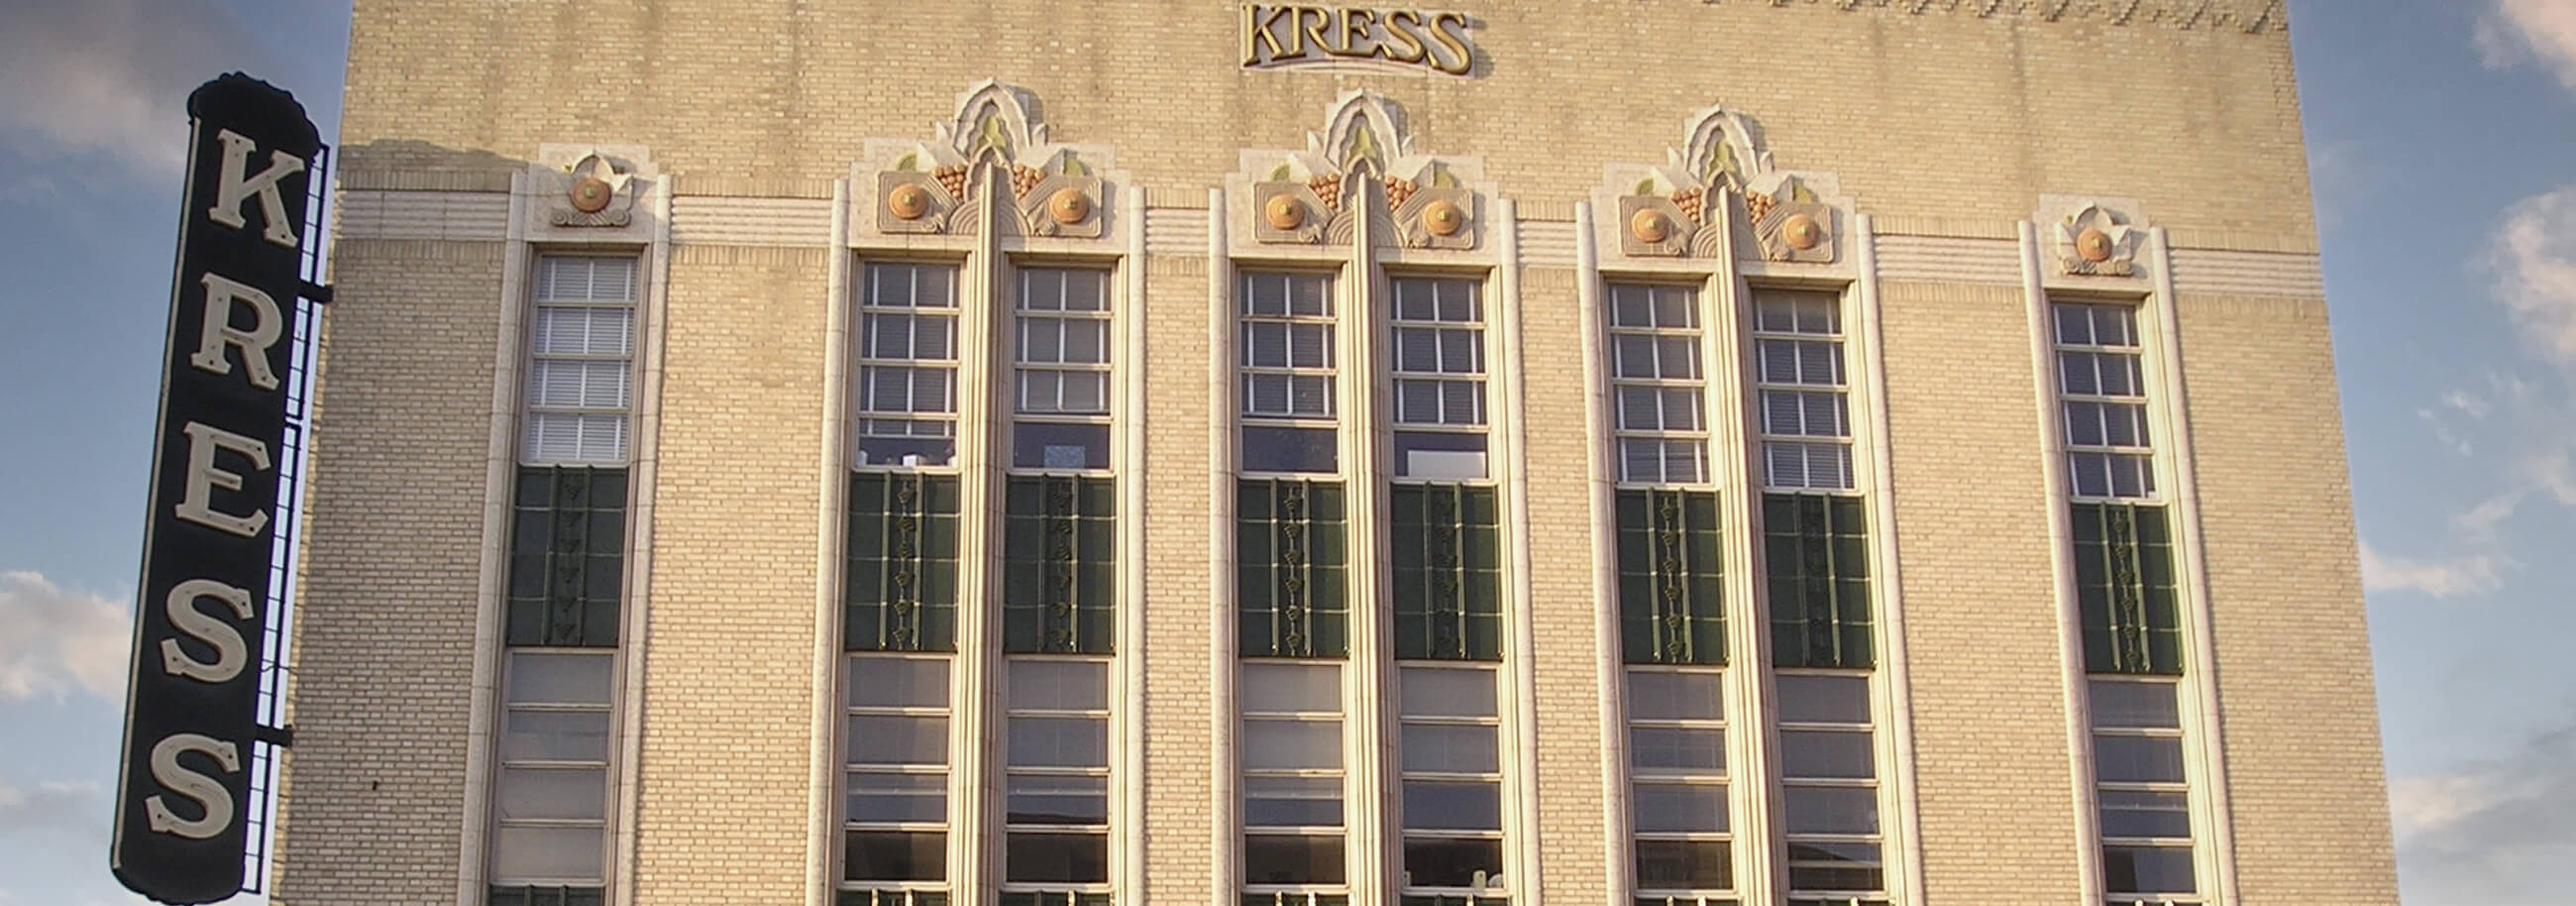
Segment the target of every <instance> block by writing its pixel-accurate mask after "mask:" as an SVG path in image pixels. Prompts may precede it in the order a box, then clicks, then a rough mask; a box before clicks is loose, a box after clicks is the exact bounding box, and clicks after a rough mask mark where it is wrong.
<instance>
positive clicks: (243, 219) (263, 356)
mask: <svg viewBox="0 0 2576 906" xmlns="http://www.w3.org/2000/svg"><path fill="white" fill-rule="evenodd" d="M188 115H189V118H190V123H191V126H190V131H191V134H190V138H189V156H188V177H187V179H188V181H187V192H186V207H185V208H183V209H182V217H181V220H180V226H179V261H178V273H177V276H176V278H175V281H174V285H173V287H172V293H171V307H170V332H169V341H168V347H167V349H166V350H165V351H164V354H163V355H164V359H163V363H162V385H161V386H162V391H161V417H160V421H159V423H158V428H157V437H156V439H155V441H154V448H153V455H152V491H151V509H150V511H149V513H148V514H147V515H146V517H145V520H144V534H143V576H142V581H141V583H140V586H139V587H140V593H141V595H142V597H141V600H140V602H139V604H138V606H137V608H136V616H135V626H134V629H135V645H134V656H133V665H132V668H131V673H130V674H129V682H128V684H127V687H126V714H125V750H124V762H123V764H122V766H121V768H120V771H119V775H120V776H119V778H118V782H117V803H116V837H115V842H114V843H113V849H112V852H111V853H110V855H109V865H110V867H111V868H113V869H114V870H115V872H116V876H117V879H118V880H120V881H122V882H124V884H125V886H127V887H129V888H132V889H133V890H134V891H135V892H136V893H140V894H143V895H144V896H147V897H150V898H152V899H154V900H159V901H161V902H164V903H172V904H194V903H210V902H214V901H217V900H222V899H225V898H228V897H231V896H232V895H234V894H235V893H237V892H239V891H240V890H241V889H242V887H243V880H244V862H245V856H246V854H247V853H248V851H249V850H248V847H249V846H250V845H251V842H252V840H251V838H250V834H251V832H252V831H251V829H250V828H249V827H248V822H247V821H246V820H245V819H246V818H247V817H248V816H249V812H250V811H251V809H252V808H253V807H255V806H256V803H254V802H253V801H252V795H253V791H252V785H251V770H252V749H253V747H254V746H255V745H256V744H258V743H259V742H261V741H263V740H265V741H270V742H277V741H280V740H279V739H277V738H276V735H275V734H272V733H270V732H269V731H266V730H264V729H263V728H262V725H261V722H260V721H259V710H260V682H261V677H262V673H263V670H262V669H261V664H262V659H261V652H262V643H263V638H264V636H265V635H266V632H267V630H268V628H269V622H270V620H272V619H275V618H276V617H277V614H275V613H273V612H272V610H271V606H270V603H271V597H270V596H271V592H272V590H273V589H272V582H273V577H272V574H271V565H272V563H271V560H272V557H273V556H276V555H277V554H279V553H280V551H279V549H278V545H279V544H280V529H281V528H282V526H283V523H284V522H285V521H286V520H287V519H289V518H291V514H289V513H283V512H280V511H279V510H280V507H279V503H278V500H279V497H278V486H279V475H280V468H281V466H284V465H286V463H285V462H284V460H285V458H286V457H288V456H289V455H290V453H291V451H290V450H289V448H288V447H287V437H286V432H287V420H288V403H289V400H290V399H291V398H292V397H293V396H294V393H293V392H292V388H291V387H290V382H291V381H290V370H291V369H292V368H293V367H294V366H295V365H296V363H297V359H296V358H295V353H296V351H297V350H296V346H297V343H296V338H295V326H296V317H297V314H298V312H299V311H300V310H301V308H302V306H301V303H300V302H299V300H302V299H311V300H313V301H315V302H320V301H324V296H325V293H324V291H323V290H322V289H321V288H320V287H316V286H312V285H311V284H309V283H308V282H307V281H306V279H305V275H304V270H303V263H304V260H305V257H306V256H305V252H306V248H305V246H306V244H307V243H308V242H312V241H315V240H316V238H317V237H315V236H312V235H310V234H311V233H312V232H313V231H312V230H311V229H310V227H309V226H308V224H307V219H306V215H307V213H309V208H310V207H311V205H312V204H313V202H312V193H311V189H312V187H313V186H314V185H315V182H314V181H315V180H317V179H319V178H321V174H320V170H321V169H322V165H323V146H322V141H321V137H320V135H319V134H318V133H317V132H316V130H315V129H314V127H313V122H312V121H311V120H309V119H307V118H306V117H305V115H304V108H303V106H302V105H300V104H298V103H296V101H295V98H294V97H293V96H292V95H289V94H288V93H286V92H285V91H282V90H280V89H277V88H275V87H272V86H270V85H269V84H267V83H265V82H261V81H258V80H256V79H252V78H250V77H248V76H245V75H242V74H240V73H232V74H228V75H225V76H223V77H221V78H217V79H215V80H214V81H211V82H207V83H206V84H205V85H203V86H200V87H199V88H198V89H197V90H196V91H195V92H194V93H191V94H190V95H188ZM281 562H283V561H281ZM280 572H281V573H282V572H283V571H282V570H281V571H280Z"/></svg>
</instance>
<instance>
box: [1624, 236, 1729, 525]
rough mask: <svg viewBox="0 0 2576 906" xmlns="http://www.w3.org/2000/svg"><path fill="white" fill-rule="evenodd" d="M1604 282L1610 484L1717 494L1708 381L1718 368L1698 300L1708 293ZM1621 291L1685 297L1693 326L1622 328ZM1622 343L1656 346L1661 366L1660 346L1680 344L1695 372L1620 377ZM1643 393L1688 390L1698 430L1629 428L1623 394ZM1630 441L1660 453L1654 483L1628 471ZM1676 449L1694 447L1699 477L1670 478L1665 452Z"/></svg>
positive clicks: (1690, 286)
mask: <svg viewBox="0 0 2576 906" xmlns="http://www.w3.org/2000/svg"><path fill="white" fill-rule="evenodd" d="M1602 282H1603V292H1602V301H1603V305H1602V311H1601V321H1602V324H1601V329H1602V330H1603V332H1604V342H1603V344H1602V363H1601V365H1602V373H1603V375H1604V377H1605V380H1606V381H1607V383H1608V384H1609V398H1608V401H1607V412H1606V413H1605V415H1606V419H1605V421H1606V422H1607V423H1608V425H1609V428H1610V434H1611V440H1610V455H1611V463H1612V469H1614V470H1615V475H1614V476H1613V483H1614V484H1616V485H1617V486H1618V487H1620V488H1622V489H1626V488H1679V489H1684V490H1715V489H1717V488H1719V487H1720V486H1722V485H1723V484H1725V483H1724V482H1722V481H1720V480H1719V478H1718V476H1719V463H1718V459H1719V457H1717V456H1716V451H1715V449H1714V448H1713V446H1712V440H1713V438H1714V437H1715V436H1716V426H1717V417H1716V412H1715V410H1714V408H1713V407H1714V404H1715V401H1714V400H1712V399H1711V394H1710V384H1711V381H1710V377H1709V376H1710V374H1711V373H1712V372H1713V371H1714V370H1715V368H1716V365H1717V364H1718V363H1717V361H1716V360H1715V358H1714V357H1713V356H1712V355H1711V353H1710V347H1709V342H1708V340H1709V337H1710V336H1711V334H1712V331H1711V330H1710V329H1709V326H1710V322H1711V321H1712V320H1713V319H1712V318H1710V317H1709V308H1708V306H1707V304H1706V303H1705V302H1703V301H1702V299H1701V297H1702V296H1703V295H1704V294H1705V292H1706V289H1705V287H1704V286H1703V285H1702V284H1701V283H1696V282H1692V283H1685V282H1680V281H1675V280H1671V279H1663V280H1641V279H1635V278H1609V277H1605V278H1604V279H1603V281H1602ZM1623 291H1645V292H1649V293H1665V292H1677V293H1682V294H1684V295H1685V296H1686V297H1687V299H1688V302H1689V304H1688V305H1687V306H1686V307H1685V309H1684V310H1685V311H1688V312H1689V313H1690V317H1691V322H1690V324H1688V325H1686V326H1679V327H1676V326H1671V325H1664V324H1654V325H1650V326H1642V327H1641V326H1633V325H1622V324H1620V323H1619V302H1620V296H1621V294H1622V292H1623ZM1650 310H1651V305H1650ZM1622 340H1646V341H1649V342H1654V343H1657V344H1659V345H1658V347H1657V354H1658V363H1659V365H1660V356H1661V351H1662V347H1661V345H1660V344H1664V343H1671V342H1679V343H1680V344H1682V346H1683V348H1687V349H1689V350H1690V353H1691V357H1692V364H1693V371H1694V372H1696V374H1695V375H1694V376H1692V377H1686V378H1673V377H1654V378H1641V377H1624V376H1622V375H1621V368H1620V365H1621V363H1622V355H1621V351H1620V344H1621V341H1622ZM1662 370H1663V369H1662V368H1660V367H1658V368H1657V371H1658V372H1661V371H1662ZM1645 388H1661V389H1663V390H1665V391H1667V392H1669V391H1687V392H1690V393H1693V394H1695V395H1696V396H1697V397H1698V403H1699V404H1698V405H1697V406H1696V407H1692V408H1691V410H1690V411H1691V413H1692V415H1693V416H1694V417H1695V418H1696V419H1697V420H1698V423H1699V424H1698V427H1697V428H1695V429H1674V428H1671V427H1669V426H1663V427H1658V428H1656V429H1652V430H1647V429H1631V428H1628V427H1627V426H1626V424H1625V422H1626V416H1627V411H1626V406H1625V404H1624V399H1623V396H1622V391H1625V390H1632V389H1645ZM1662 413H1663V415H1664V417H1665V418H1667V419H1669V418H1670V417H1671V415H1672V411H1671V409H1670V408H1669V407H1664V408H1663V409H1662ZM1632 441H1642V442H1652V443H1656V444H1657V445H1658V447H1659V451H1660V452H1659V453H1658V454H1657V455H1658V457H1659V458H1658V460H1657V466H1656V468H1657V471H1658V474H1657V475H1655V476H1654V477H1653V478H1652V479H1647V478H1640V477H1638V476H1637V475H1635V474H1633V473H1631V472H1630V470H1629V464H1630V461H1629V457H1628V444H1629V443H1630V442H1632ZM1674 444H1690V445H1692V448H1693V449H1694V451H1695V452H1696V453H1697V454H1698V468H1699V477H1698V478H1696V479H1694V480H1687V481H1676V480H1673V479H1672V475H1671V470H1670V469H1669V468H1668V467H1669V466H1670V464H1671V463H1670V460H1669V458H1667V457H1669V456H1670V455H1671V454H1670V453H1669V450H1670V448H1671V445H1674Z"/></svg>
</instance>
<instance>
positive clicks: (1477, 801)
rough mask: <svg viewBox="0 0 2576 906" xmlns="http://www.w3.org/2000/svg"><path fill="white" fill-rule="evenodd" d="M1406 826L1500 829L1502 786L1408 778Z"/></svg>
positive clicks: (1448, 828)
mask: <svg viewBox="0 0 2576 906" xmlns="http://www.w3.org/2000/svg"><path fill="white" fill-rule="evenodd" d="M1404 826H1405V827H1407V828H1413V829H1418V830H1501V829H1502V827H1503V791H1502V785H1501V784H1497V783H1493V782H1491V781H1451V780H1407V781H1405V782H1404Z"/></svg>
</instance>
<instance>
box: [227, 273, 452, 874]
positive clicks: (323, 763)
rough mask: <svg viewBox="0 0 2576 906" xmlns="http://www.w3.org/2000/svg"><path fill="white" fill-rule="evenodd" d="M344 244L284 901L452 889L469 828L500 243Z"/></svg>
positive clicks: (304, 608)
mask: <svg viewBox="0 0 2576 906" xmlns="http://www.w3.org/2000/svg"><path fill="white" fill-rule="evenodd" d="M337 255H338V258H337V263H338V276H339V280H338V287H337V289H338V293H337V295H338V301H336V302H333V303H332V309H331V312H330V315H329V319H330V337H329V339H328V344H329V346H328V348H327V349H326V350H325V351H324V353H323V354H324V356H325V358H326V361H325V364H324V368H325V369H326V370H327V373H328V376H329V377H328V380H329V390H328V392H327V394H326V396H325V397H324V400H323V401H322V403H321V404H320V409H319V412H318V413H317V414H316V416H315V428H314V442H313V448H312V455H313V460H312V471H311V472H310V473H309V474H310V475H311V476H312V483H311V484H310V485H309V487H310V490H309V491H308V497H307V500H308V508H307V510H306V512H307V513H308V514H309V515H308V517H307V519H306V521H305V523H304V526H303V528H304V532H305V534H304V537H305V541H306V551H305V556H306V560H305V565H306V569H305V575H304V579H303V586H302V588H303V598H302V600H301V601H300V602H299V603H300V605H301V606H300V607H299V608H298V609H297V611H296V614H295V616H296V622H295V632H296V646H295V648H296V650H295V701H294V723H295V728H296V737H295V748H294V749H293V752H292V755H291V756H290V758H289V760H288V762H287V767H288V772H289V773H288V782H287V798H286V800H285V803H284V805H283V806H282V810H281V814H280V822H279V826H280V834H281V836H282V839H283V842H282V843H281V844H280V850H279V851H280V853H281V855H282V858H281V860H280V863H279V876H280V886H279V887H278V888H277V900H278V901H279V902H281V903H317V904H320V903H430V902H441V901H446V900H449V899H452V898H453V897H454V896H455V894H456V869H457V851H458V832H459V831H460V830H461V829H462V828H463V826H464V821H465V819H464V809H465V762H466V755H467V752H466V740H465V727H466V711H467V709H468V708H469V707H470V706H471V704H472V701H473V697H472V695H470V694H469V693H468V691H467V690H468V688H469V686H470V685H471V683H472V681H473V679H474V669H473V668H474V656H475V651H474V624H475V599H476V597H477V596H478V594H479V593H480V592H481V580H480V575H479V572H478V568H477V564H479V563H480V562H481V559H482V553H481V551H482V545H483V494H484V485H485V480H484V477H485V465H486V455H487V454H486V451H488V450H489V449H490V448H491V430H492V421H491V411H492V351H493V345H494V344H495V343H497V342H499V333H500V326H501V267H502V263H501V244H500V243H498V242H484V243H420V242H398V241H397V242H343V243H340V245H339V248H338V250H337ZM355 866H369V868H366V869H363V870H357V869H355V868H354V867H355Z"/></svg>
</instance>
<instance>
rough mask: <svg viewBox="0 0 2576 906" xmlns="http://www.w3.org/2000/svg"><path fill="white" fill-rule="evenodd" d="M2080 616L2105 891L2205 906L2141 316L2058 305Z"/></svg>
mask: <svg viewBox="0 0 2576 906" xmlns="http://www.w3.org/2000/svg"><path fill="white" fill-rule="evenodd" d="M2049 309H2050V315H2051V318H2050V320H2051V321H2052V322H2053V326H2054V332H2055V336H2054V337H2053V339H2054V340H2055V343H2056V348H2057V391H2058V405H2059V407H2060V409H2059V411H2060V412H2061V413H2062V414H2063V415H2064V421H2065V423H2066V436H2065V442H2066V462H2067V468H2068V472H2067V476H2068V491H2069V493H2070V495H2071V496H2072V497H2073V498H2074V499H2073V500H2071V501H2069V502H2068V508H2069V510H2070V513H2069V523H2070V528H2071V529H2072V530H2073V531H2072V532H2071V534H2072V536H2073V537H2072V541H2073V545H2074V550H2073V552H2072V553H2073V555H2074V561H2075V563H2074V565H2075V607H2076V611H2077V614H2078V618H2079V621H2080V622H2081V624H2082V626H2083V633H2084V664H2085V669H2086V671H2087V672H2088V673H2090V674H2091V675H2092V680H2091V682H2090V685H2089V697H2090V698H2091V700H2092V717H2093V775H2094V782H2095V784H2097V786H2096V789H2095V802H2096V804H2097V806H2098V807H2099V809H2100V812H2099V817H2100V819H2101V831H2102V880H2103V887H2104V893H2105V894H2106V897H2107V901H2108V902H2109V903H2110V904H2113V906H2134V904H2139V903H2148V904H2158V906H2161V904H2166V903H2174V904H2186V903H2200V902H2204V901H2203V899H2202V897H2201V892H2200V883H2199V876H2198V871H2197V869H2196V867H2195V862H2194V858H2193V832H2192V813H2191V786H2190V783H2189V779H2188V777H2187V775H2186V773H2185V770H2184V763H2185V762H2184V759H2185V753H2186V752H2187V751H2189V748H2188V747H2189V745H2190V743H2191V740H2190V739H2188V738H2187V737H2186V735H2185V733H2184V731H2183V726H2182V715H2181V709H2180V707H2179V701H2180V698H2179V696H2180V695H2181V694H2182V683H2181V678H2182V676H2183V653H2184V652H2183V634H2182V607H2183V595H2182V589H2181V587H2180V583H2179V581H2178V580H2177V575H2178V572H2179V570H2178V569H2177V567H2176V566H2175V557H2176V554H2175V544H2174V538H2173V533H2172V527H2171V526H2170V525H2169V524H2168V522H2167V517H2166V515H2165V508H2164V506H2163V505H2162V501H2161V499H2160V495H2159V493H2158V490H2157V487H2156V480H2155V447H2154V443H2153V441H2152V439H2151V438H2150V437H2149V434H2148V430H2147V403H2148V399H2149V397H2148V395H2147V383H2146V368H2145V359H2146V355H2145V352H2146V351H2145V348H2144V344H2143V343H2142V341H2141V340H2140V337H2139V335H2138V308H2137V306H2134V305H2128V304H2113V303H2096V302H2057V303H2053V304H2051V305H2050V306H2049Z"/></svg>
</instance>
